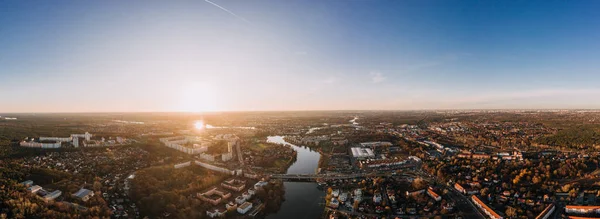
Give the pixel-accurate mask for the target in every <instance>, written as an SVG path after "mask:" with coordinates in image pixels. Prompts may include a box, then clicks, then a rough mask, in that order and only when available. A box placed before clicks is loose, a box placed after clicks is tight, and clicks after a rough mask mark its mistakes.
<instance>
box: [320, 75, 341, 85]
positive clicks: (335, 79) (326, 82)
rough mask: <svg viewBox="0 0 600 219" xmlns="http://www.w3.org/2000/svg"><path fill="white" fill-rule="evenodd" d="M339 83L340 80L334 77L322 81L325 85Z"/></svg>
mask: <svg viewBox="0 0 600 219" xmlns="http://www.w3.org/2000/svg"><path fill="white" fill-rule="evenodd" d="M337 81H338V78H336V77H333V76H330V77H328V78H325V79H323V80H322V82H323V83H325V84H333V83H335V82H337Z"/></svg>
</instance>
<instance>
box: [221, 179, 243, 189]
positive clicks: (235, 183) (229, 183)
mask: <svg viewBox="0 0 600 219" xmlns="http://www.w3.org/2000/svg"><path fill="white" fill-rule="evenodd" d="M221 186H222V187H223V188H226V189H229V190H233V191H236V192H240V191H242V190H244V188H245V187H246V180H240V179H234V178H231V179H228V180H225V181H223V182H222V183H221Z"/></svg>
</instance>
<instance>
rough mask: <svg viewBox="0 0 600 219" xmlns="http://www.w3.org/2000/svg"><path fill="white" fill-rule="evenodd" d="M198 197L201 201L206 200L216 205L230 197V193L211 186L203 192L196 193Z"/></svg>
mask: <svg viewBox="0 0 600 219" xmlns="http://www.w3.org/2000/svg"><path fill="white" fill-rule="evenodd" d="M197 196H198V198H199V199H200V200H202V201H206V202H208V203H211V204H213V205H218V204H220V203H221V202H222V201H224V200H227V199H228V198H230V197H231V193H229V192H226V191H221V190H219V189H218V188H217V187H212V188H210V189H208V190H206V191H204V192H203V193H198V194H197Z"/></svg>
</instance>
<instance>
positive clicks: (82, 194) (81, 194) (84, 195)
mask: <svg viewBox="0 0 600 219" xmlns="http://www.w3.org/2000/svg"><path fill="white" fill-rule="evenodd" d="M73 196H75V197H76V198H78V199H79V200H81V201H84V202H85V201H87V200H89V199H90V198H91V197H93V196H94V192H93V191H91V190H87V189H84V188H81V189H80V190H79V191H77V192H76V193H75V194H73Z"/></svg>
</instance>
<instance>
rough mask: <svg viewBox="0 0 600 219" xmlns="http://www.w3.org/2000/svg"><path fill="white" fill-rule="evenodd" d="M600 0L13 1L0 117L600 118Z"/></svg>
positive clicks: (6, 11)
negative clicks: (501, 113)
mask: <svg viewBox="0 0 600 219" xmlns="http://www.w3.org/2000/svg"><path fill="white" fill-rule="evenodd" d="M598 10H600V1H596V0H588V1H586V0H581V1H559V0H549V1H548V0H545V1H535V0H529V1H479V0H478V1H452V0H439V1H433V0H431V1H430V0H398V1H378V0H352V1H350V0H328V1H322V0H314V1H310V0H307V1H295V0H286V1H280V0H205V1H202V0H196V1H135V0H134V1H111V0H108V1H61V0H58V1H35V0H30V1H18V0H4V1H0V112H147V111H161V112H164V111H193V112H198V111H199V112H202V111H262V110H421V109H530V108H531V109H533V108H536V109H537V108H542V109H546V108H553V109H556V108H565V109H568V108H594V109H597V108H600V83H599V82H600V40H598V39H600V13H598Z"/></svg>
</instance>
